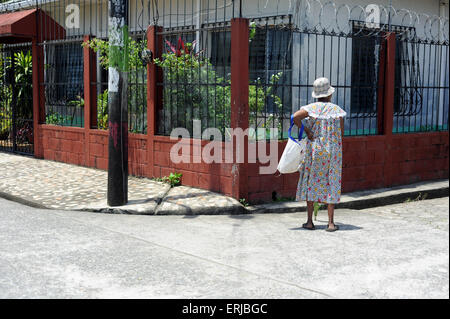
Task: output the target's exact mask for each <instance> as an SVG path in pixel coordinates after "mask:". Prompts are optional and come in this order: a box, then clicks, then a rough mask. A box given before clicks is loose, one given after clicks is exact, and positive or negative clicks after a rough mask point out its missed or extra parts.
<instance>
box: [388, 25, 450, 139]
mask: <svg viewBox="0 0 450 319" xmlns="http://www.w3.org/2000/svg"><path fill="white" fill-rule="evenodd" d="M448 54H449V51H448V42H444V41H435V40H422V39H419V38H418V37H417V36H416V33H415V30H414V29H411V30H410V31H409V32H408V33H403V34H398V35H397V37H396V61H395V65H396V70H395V102H394V106H395V109H394V111H395V112H394V127H393V132H394V133H410V132H426V131H443V130H448V121H449V112H448V111H449V73H448V67H449V61H448V59H449V55H448Z"/></svg>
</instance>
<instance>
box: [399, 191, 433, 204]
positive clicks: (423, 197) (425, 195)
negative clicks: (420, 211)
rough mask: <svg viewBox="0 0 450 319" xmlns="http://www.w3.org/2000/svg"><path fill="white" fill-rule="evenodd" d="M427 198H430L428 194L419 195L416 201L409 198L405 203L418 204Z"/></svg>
mask: <svg viewBox="0 0 450 319" xmlns="http://www.w3.org/2000/svg"><path fill="white" fill-rule="evenodd" d="M427 197H428V194H427V193H424V194H422V193H419V195H418V196H417V197H416V198H415V199H411V198H410V197H408V198H407V199H406V200H405V201H404V203H412V202H418V201H421V200H425V199H427Z"/></svg>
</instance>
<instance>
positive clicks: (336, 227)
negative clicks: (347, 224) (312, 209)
mask: <svg viewBox="0 0 450 319" xmlns="http://www.w3.org/2000/svg"><path fill="white" fill-rule="evenodd" d="M325 230H326V231H328V232H334V231H336V230H339V226H338V225H336V224H334V228H330V224H328V227H327V229H325Z"/></svg>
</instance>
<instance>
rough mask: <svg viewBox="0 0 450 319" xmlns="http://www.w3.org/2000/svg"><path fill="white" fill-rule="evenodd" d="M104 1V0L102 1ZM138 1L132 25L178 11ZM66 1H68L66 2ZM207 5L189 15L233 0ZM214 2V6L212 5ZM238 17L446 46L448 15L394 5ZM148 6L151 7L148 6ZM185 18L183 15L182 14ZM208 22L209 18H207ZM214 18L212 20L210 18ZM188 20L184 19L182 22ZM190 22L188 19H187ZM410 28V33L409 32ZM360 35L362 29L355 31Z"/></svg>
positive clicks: (296, 7) (284, 9)
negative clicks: (356, 26) (355, 23)
mask: <svg viewBox="0 0 450 319" xmlns="http://www.w3.org/2000/svg"><path fill="white" fill-rule="evenodd" d="M105 1H106V2H107V0H105ZM137 1H139V2H141V11H144V7H145V5H144V3H145V4H146V5H147V6H148V9H149V10H148V11H149V14H148V17H147V19H148V21H144V18H143V15H142V13H143V12H141V13H140V16H139V21H136V24H137V25H139V26H140V27H142V29H145V24H146V23H147V24H152V23H153V24H154V23H158V22H163V23H164V19H165V16H164V15H168V16H172V17H174V20H175V19H177V16H179V15H180V14H179V13H178V12H165V13H164V14H161V12H162V8H163V5H164V0H159V1H157V0H151V1H150V0H145V1H144V0H137ZM53 2H58V1H57V0H28V1H27V0H18V1H9V2H5V3H2V4H0V12H3V13H5V12H13V11H20V10H23V9H30V8H33V7H41V6H43V5H45V4H48V3H53ZM69 2H70V1H69ZM206 2H208V3H209V2H211V5H209V4H208V5H206V6H205V5H204V6H203V7H200V10H193V12H191V14H190V15H191V16H208V17H209V15H210V14H211V12H212V11H214V10H226V8H231V7H233V6H235V5H236V2H237V0H236V1H235V0H225V1H224V2H223V3H221V4H220V6H219V5H218V4H217V1H216V0H207V1H206ZM213 4H215V5H213ZM243 5H244V7H243V12H242V16H243V17H247V18H257V17H263V16H286V17H288V16H289V17H290V18H289V19H288V18H286V19H281V20H279V21H278V22H277V23H279V24H281V25H283V24H288V23H290V24H291V25H293V26H294V27H295V28H298V29H299V30H307V31H313V32H318V33H319V32H322V33H331V34H348V33H351V32H353V30H352V25H353V24H352V22H353V21H359V22H363V23H365V25H366V28H365V29H364V35H366V36H373V35H383V34H385V32H386V31H390V30H391V29H392V27H393V26H402V27H403V28H402V29H400V30H396V33H397V35H399V36H405V37H408V38H409V40H419V41H428V42H433V43H440V44H446V45H448V42H449V19H448V17H443V16H438V15H436V14H428V13H424V12H416V11H414V10H411V9H406V8H395V7H393V6H387V5H382V4H369V5H362V4H357V3H356V4H345V3H337V2H334V1H321V0H277V1H274V0H270V1H269V0H255V1H245V2H243ZM150 8H151V9H150ZM233 14H234V15H237V14H236V13H235V12H234V10H233V12H232V11H231V10H229V12H227V14H226V16H225V15H224V17H223V18H229V19H231V18H232V17H233ZM184 20H186V15H185V17H184ZM207 20H208V22H212V21H210V19H209V18H208V19H207ZM213 20H214V19H213ZM183 22H185V23H188V21H183ZM191 22H192V21H191ZM411 29H414V32H409V31H410V30H411ZM359 32H360V33H361V34H363V32H362V29H360V31H359Z"/></svg>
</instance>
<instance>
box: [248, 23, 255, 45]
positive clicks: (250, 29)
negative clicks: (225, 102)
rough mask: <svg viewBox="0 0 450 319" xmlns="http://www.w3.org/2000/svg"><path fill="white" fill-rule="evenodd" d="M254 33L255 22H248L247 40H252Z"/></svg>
mask: <svg viewBox="0 0 450 319" xmlns="http://www.w3.org/2000/svg"><path fill="white" fill-rule="evenodd" d="M255 35H256V22H250V26H249V33H248V42H252V40H253V39H254V38H255Z"/></svg>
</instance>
